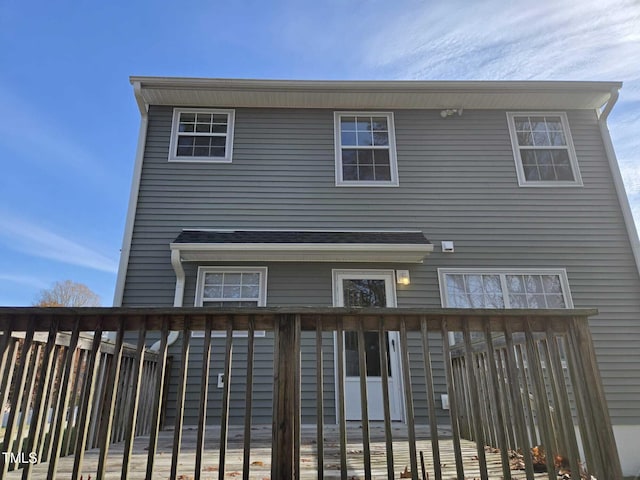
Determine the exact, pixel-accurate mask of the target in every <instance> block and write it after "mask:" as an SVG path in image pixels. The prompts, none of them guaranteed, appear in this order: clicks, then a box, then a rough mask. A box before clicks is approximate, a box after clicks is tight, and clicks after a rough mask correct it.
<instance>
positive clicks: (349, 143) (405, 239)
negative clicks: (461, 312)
mask: <svg viewBox="0 0 640 480" xmlns="http://www.w3.org/2000/svg"><path fill="white" fill-rule="evenodd" d="M131 83H132V85H133V88H134V92H135V99H136V101H137V103H138V106H139V108H140V113H141V118H142V120H141V126H140V137H139V145H138V151H137V156H136V163H135V168H134V178H133V185H132V192H131V198H130V207H129V213H128V217H127V224H126V229H125V237H124V242H123V248H122V255H121V263H120V269H119V274H118V282H117V287H116V295H115V301H114V304H115V306H139V307H159V306H160V307H162V306H164V307H170V306H178V307H180V306H195V307H206V306H210V307H256V306H257V307H263V306H272V307H276V306H287V307H290V306H316V307H328V306H350V307H361V306H362V307H365V306H379V307H415V308H439V307H454V308H496V309H510V308H518V309H541V308H542V309H564V308H574V307H575V308H597V309H598V312H599V313H598V315H597V316H595V317H593V318H592V319H591V321H590V328H591V332H592V335H593V338H594V342H595V347H596V352H597V358H598V366H599V369H600V372H601V375H602V379H603V383H604V391H605V394H606V398H607V402H608V405H609V414H610V416H611V419H612V423H613V429H614V433H615V436H616V440H617V445H618V449H619V452H620V455H621V459H622V463H623V469H624V471H625V472H626V474H628V475H632V474H635V473H636V472H637V471H638V470H640V464H639V463H638V458H637V455H636V453H637V452H636V446H635V441H634V440H636V439H637V438H640V357H639V356H638V347H637V345H638V341H640V276H639V268H638V267H639V266H640V244H639V242H638V234H637V231H636V230H635V226H634V224H633V220H632V216H631V213H630V208H629V205H628V202H627V199H626V195H625V191H624V187H623V184H622V180H621V176H620V173H619V170H618V165H617V162H616V158H615V153H614V150H613V146H612V143H611V139H610V137H609V133H608V130H607V125H606V120H607V116H608V115H609V113H610V111H611V109H612V108H613V106H614V104H615V102H616V99H617V96H618V93H617V92H618V90H619V88H620V87H621V84H619V83H615V82H423V81H288V80H227V79H196V78H163V77H132V78H131ZM179 335H180V333H179V332H172V335H171V336H170V339H169V342H170V343H171V342H174V341H175V340H176V339H177V338H178V337H179ZM234 335H237V336H238V340H237V342H238V343H239V344H240V345H242V342H243V341H246V340H245V339H243V338H242V336H243V332H235V333H234ZM244 335H245V336H246V333H244ZM202 336H203V335H202V334H200V336H199V337H198V334H197V332H195V333H194V338H193V339H192V342H191V348H192V352H193V353H194V354H195V358H198V355H197V354H198V352H199V351H201V349H202V342H203V339H202ZM213 336H214V339H213V345H214V347H213V356H214V363H215V362H216V361H217V360H216V358H220V357H219V356H220V355H222V351H223V350H224V338H223V337H225V332H213ZM256 337H257V338H256V341H255V365H256V367H255V372H254V379H255V380H254V381H255V383H256V387H255V397H254V399H253V401H254V410H253V420H254V422H256V423H261V422H262V423H269V422H270V421H271V416H270V415H271V406H272V374H273V371H272V369H273V364H272V362H271V360H270V358H271V357H270V355H271V352H272V351H273V337H272V335H271V334H270V332H266V333H265V332H260V331H258V332H256ZM412 338H413V337H410V338H409V343H408V344H407V348H409V349H411V348H413V347H414V346H417V344H418V343H419V340H418V339H415V338H414V339H413V340H412ZM324 340H325V342H324V345H325V347H324V348H325V356H324V365H323V367H324V368H323V370H324V373H325V377H324V378H325V380H324V401H325V410H324V416H325V422H327V423H332V422H333V423H335V422H336V420H337V413H336V408H337V406H336V404H337V400H336V388H335V383H336V380H335V379H336V378H337V377H338V376H339V373H341V372H339V368H338V367H337V361H336V360H335V355H336V353H335V348H334V345H335V344H334V342H335V340H334V336H333V334H328V333H325V338H324ZM454 340H455V339H452V341H454ZM234 341H235V340H234ZM302 341H303V342H304V341H305V340H304V337H303V340H302ZM386 342H387V348H388V351H389V352H390V355H389V361H388V375H389V394H390V407H391V417H392V419H393V420H395V421H398V422H404V421H406V418H407V417H406V406H405V405H404V404H403V401H402V395H401V392H402V388H403V379H402V375H401V374H400V370H401V361H400V356H399V353H398V347H399V345H400V342H399V339H398V334H397V333H395V332H389V333H388V334H387V339H386ZM365 343H366V350H367V352H368V353H367V362H366V363H367V380H366V382H367V388H371V391H379V389H380V387H379V386H378V387H377V388H375V387H376V385H377V384H379V382H380V381H381V372H380V367H379V365H380V362H379V359H378V357H377V355H379V345H380V343H381V342H379V337H378V334H377V333H376V332H366V335H365ZM179 349H180V348H179V345H178V343H174V344H173V345H172V346H171V347H170V352H173V354H174V355H177V354H178V352H179ZM436 353H437V352H436ZM216 355H218V357H216ZM357 359H358V348H357V341H356V336H355V334H351V335H350V334H346V337H345V369H344V371H343V373H344V376H345V389H346V392H347V393H346V395H347V398H350V399H357V398H359V395H360V391H359V387H358V375H359V369H358V360H357ZM370 360H371V361H370ZM196 362H197V360H196ZM310 362H311V360H309V359H306V358H304V356H303V358H302V398H301V402H302V422H303V423H304V422H305V421H306V419H308V418H310V417H311V416H312V415H313V414H314V413H315V410H314V403H313V400H314V398H313V395H314V393H313V392H311V391H307V389H306V387H305V386H306V385H308V384H310V383H313V381H314V380H315V377H314V376H313V375H315V374H313V373H310V372H311V369H310V368H309V369H307V367H308V366H309V363H310ZM233 368H234V370H233V376H240V377H242V376H243V371H242V367H236V366H234V367H233ZM218 373H219V374H221V373H222V369H220V371H219V372H216V374H218ZM180 374H181V372H180V367H179V365H178V364H174V367H173V369H172V372H171V375H172V377H171V378H172V381H171V382H170V386H169V397H170V399H171V398H174V397H175V395H176V384H177V383H179V382H178V377H179V375H180ZM433 375H434V389H435V393H436V398H437V399H438V405H437V407H438V412H439V415H442V416H445V415H446V414H447V412H446V410H444V409H443V408H446V396H445V397H443V395H446V393H447V385H446V383H447V382H446V378H445V374H444V371H443V367H442V362H440V363H438V362H435V363H434V365H433ZM415 381H416V384H415V385H414V393H415V395H416V398H418V397H420V395H422V398H424V395H425V393H424V392H425V386H424V383H422V384H421V383H420V382H421V380H420V379H419V378H418V377H416V378H415ZM198 382H199V380H198V379H196V378H190V379H189V383H188V384H187V387H186V388H187V397H186V405H185V408H186V410H185V419H184V421H185V423H186V424H189V423H195V422H196V419H197V414H198V402H199V397H198V394H197V393H194V392H197V391H198V390H197V388H198ZM223 383H224V379H223V378H222V376H221V375H220V376H219V378H218V376H216V378H215V379H213V381H212V385H211V390H210V394H211V395H212V396H213V397H215V396H216V395H217V396H219V395H220V392H221V390H219V389H217V387H218V386H219V385H222V384H223ZM190 392H191V394H190ZM314 392H315V390H314ZM235 394H236V397H234V396H233V395H234V392H233V391H232V401H231V407H230V413H229V414H230V420H231V422H232V423H233V422H234V421H236V422H241V421H242V420H241V419H242V417H243V415H244V413H243V408H244V403H242V402H241V401H238V402H234V400H233V399H234V398H237V399H242V391H239V392H235ZM440 402H443V403H440ZM174 413H175V412H173V411H172V410H171V407H168V409H167V416H168V418H171V416H172V415H174ZM209 414H210V415H211V416H212V417H215V416H216V415H220V411H219V410H212V411H211V412H209ZM345 415H346V417H347V420H358V419H360V418H361V416H362V412H361V408H360V406H359V402H357V401H350V402H348V403H347V406H346V413H345ZM416 415H417V417H420V413H419V412H416ZM382 416H383V412H382V400H381V399H380V398H378V397H377V396H375V395H370V396H369V398H368V417H369V419H370V420H375V419H381V418H382ZM419 419H420V420H421V421H426V419H425V418H419Z"/></svg>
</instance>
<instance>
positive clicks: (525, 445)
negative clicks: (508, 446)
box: [504, 319, 534, 480]
mask: <svg viewBox="0 0 640 480" xmlns="http://www.w3.org/2000/svg"><path fill="white" fill-rule="evenodd" d="M504 336H505V341H506V345H507V349H506V361H507V372H508V376H509V379H510V382H509V385H510V387H511V388H510V392H511V403H512V405H513V409H514V413H515V421H514V425H515V426H516V434H517V436H518V437H520V438H518V439H517V440H518V442H519V444H520V448H521V449H522V455H523V457H524V467H525V473H526V475H527V480H532V479H533V478H534V473H533V460H532V458H531V444H530V443H529V435H528V433H527V430H526V428H527V427H526V424H525V418H524V415H525V413H524V404H523V403H524V399H523V397H522V394H521V391H520V386H519V382H518V370H517V364H516V350H515V346H514V344H513V333H512V331H511V324H510V323H509V319H506V320H505V321H504ZM523 368H524V367H523Z"/></svg>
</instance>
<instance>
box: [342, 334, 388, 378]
mask: <svg viewBox="0 0 640 480" xmlns="http://www.w3.org/2000/svg"><path fill="white" fill-rule="evenodd" d="M385 336H386V339H387V372H388V373H389V377H391V355H390V354H389V352H390V349H389V333H385ZM378 338H379V336H378V332H364V351H365V355H366V362H367V377H379V376H381V372H380V342H379V341H378ZM344 359H345V375H346V376H347V377H358V376H359V375H360V368H359V361H358V334H357V333H356V332H344Z"/></svg>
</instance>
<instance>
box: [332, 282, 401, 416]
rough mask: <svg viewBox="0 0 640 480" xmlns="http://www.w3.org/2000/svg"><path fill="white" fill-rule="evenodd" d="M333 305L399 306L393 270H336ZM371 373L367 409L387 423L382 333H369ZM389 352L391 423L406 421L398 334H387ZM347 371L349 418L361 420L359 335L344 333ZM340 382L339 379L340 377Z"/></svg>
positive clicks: (368, 354)
mask: <svg viewBox="0 0 640 480" xmlns="http://www.w3.org/2000/svg"><path fill="white" fill-rule="evenodd" d="M333 284H334V289H333V291H334V294H333V304H334V306H336V307H395V306H396V294H395V293H396V292H395V282H394V272H393V270H334V272H333ZM364 337H365V354H366V371H367V406H368V412H369V420H384V405H383V396H382V377H381V370H380V343H379V334H378V332H365V333H364ZM386 337H387V338H386V344H387V351H388V352H389V357H388V362H387V372H388V374H389V407H390V411H391V420H402V404H401V402H402V397H401V394H400V392H401V383H400V364H399V358H400V357H399V348H400V342H399V335H398V332H387V333H386ZM344 348H345V350H344V365H343V366H342V368H344V371H345V398H346V399H348V401H347V402H346V419H347V420H361V419H362V412H361V407H360V403H361V402H360V365H359V362H358V338H357V333H356V332H345V334H344ZM336 380H337V377H336Z"/></svg>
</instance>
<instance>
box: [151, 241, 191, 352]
mask: <svg viewBox="0 0 640 480" xmlns="http://www.w3.org/2000/svg"><path fill="white" fill-rule="evenodd" d="M171 266H172V267H173V271H174V272H176V293H175V295H174V297H173V306H174V307H182V303H183V301H184V282H185V274H184V268H182V260H181V259H180V250H171ZM179 335H180V332H178V331H177V330H172V331H171V332H169V336H168V337H167V347H170V346H171V345H173V344H174V343H176V340H178V336H179ZM149 349H150V350H153V351H155V352H158V351H159V350H160V341H157V342H156V343H154V344H153V345H151V347H150V348H149Z"/></svg>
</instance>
